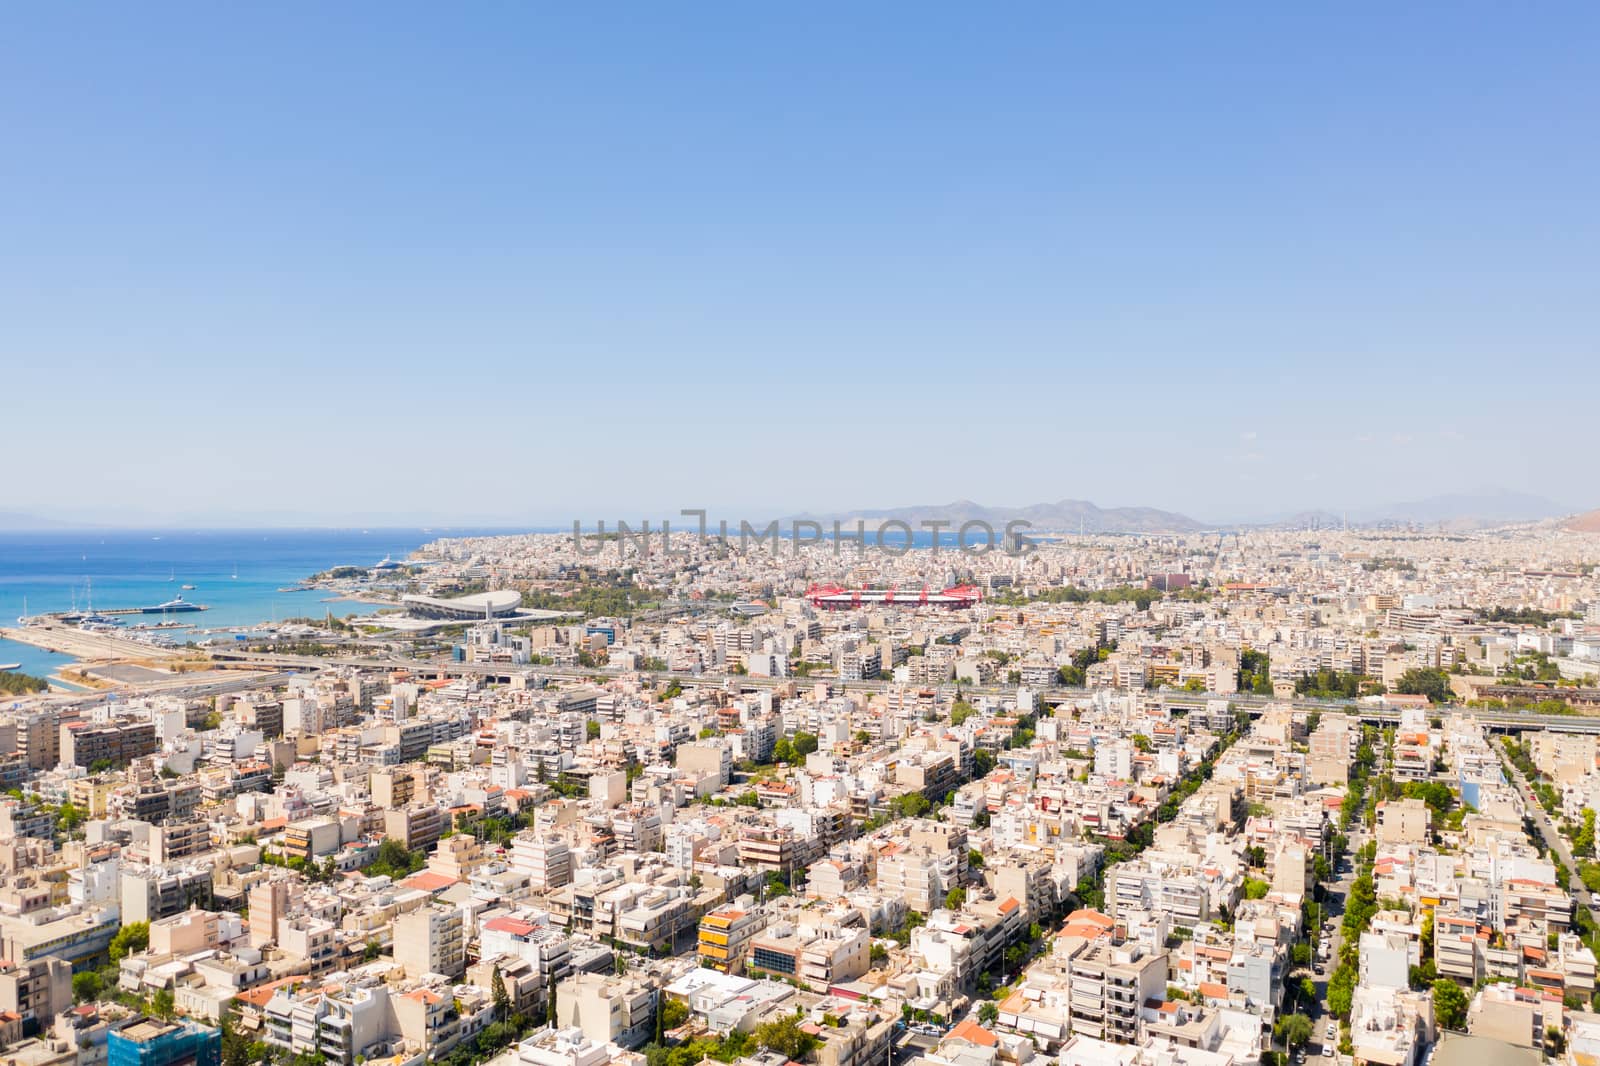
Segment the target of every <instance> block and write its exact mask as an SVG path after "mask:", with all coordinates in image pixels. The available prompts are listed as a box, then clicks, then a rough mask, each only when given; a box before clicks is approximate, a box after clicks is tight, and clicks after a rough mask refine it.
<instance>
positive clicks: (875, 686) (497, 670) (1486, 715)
mask: <svg viewBox="0 0 1600 1066" xmlns="http://www.w3.org/2000/svg"><path fill="white" fill-rule="evenodd" d="M207 651H208V652H209V654H210V655H211V657H212V658H213V659H215V660H218V661H219V662H227V661H232V662H240V663H252V664H256V665H262V666H267V665H271V666H277V667H280V668H285V669H291V670H322V669H326V668H328V667H330V666H360V667H368V668H373V669H385V670H400V669H404V670H411V671H413V672H416V673H422V674H434V675H436V676H440V677H488V678H505V679H509V678H511V677H513V676H522V677H526V678H539V679H543V680H546V681H604V680H612V679H615V678H618V677H624V676H627V675H628V674H630V673H631V674H639V675H642V676H645V677H651V678H654V679H656V680H659V681H665V682H672V681H677V682H678V683H680V684H683V685H711V686H718V687H721V686H732V687H734V688H737V689H740V690H744V691H754V690H756V689H762V688H780V687H783V686H785V685H789V684H791V683H792V684H794V685H797V686H800V687H804V686H805V685H806V684H807V682H808V681H810V682H816V683H826V684H828V685H829V686H831V687H832V689H833V690H834V691H835V692H865V693H877V692H883V691H886V690H888V689H891V688H895V687H917V686H897V685H896V684H895V682H893V681H885V680H882V679H876V680H871V681H841V680H839V679H837V678H832V677H816V678H803V677H754V676H732V675H730V676H727V677H714V676H710V675H707V674H696V673H689V672H686V671H676V670H631V671H630V670H620V669H615V668H599V667H595V668H588V667H579V666H512V665H510V664H506V663H458V662H444V661H439V660H418V659H399V658H380V657H372V656H331V657H328V658H318V657H315V656H309V655H285V654H279V653H274V652H252V651H246V650H244V649H238V650H235V649H231V648H212V649H207ZM938 687H939V688H941V689H946V690H949V691H952V692H953V691H955V690H956V689H958V688H959V689H960V691H961V693H962V694H963V695H965V696H969V697H970V696H990V697H994V698H997V699H999V698H1005V697H1015V696H1016V693H1017V688H1016V686H1015V685H987V686H978V685H956V684H954V683H948V682H947V683H946V684H945V685H942V686H938ZM1093 691H1094V690H1092V689H1084V688H1066V687H1061V686H1051V687H1049V688H1043V689H1035V690H1034V697H1035V699H1037V700H1038V701H1040V702H1041V703H1045V704H1049V703H1061V702H1066V701H1069V700H1081V699H1085V698H1087V697H1088V696H1090V695H1092V694H1093ZM1160 696H1161V700H1162V702H1163V703H1165V704H1166V705H1167V706H1169V707H1174V708H1182V709H1185V710H1197V709H1202V708H1204V707H1205V705H1206V703H1207V702H1208V701H1210V700H1225V701H1227V702H1228V703H1231V704H1233V705H1234V706H1236V707H1238V708H1240V709H1241V710H1247V711H1249V712H1250V713H1252V714H1260V713H1261V712H1262V711H1263V710H1265V709H1266V708H1267V707H1270V706H1274V705H1283V704H1287V705H1289V706H1292V707H1294V708H1295V709H1297V710H1305V711H1330V712H1339V713H1343V714H1349V715H1351V716H1353V717H1357V718H1360V719H1361V720H1362V721H1364V722H1371V723H1373V724H1376V725H1382V724H1390V723H1395V722H1398V721H1399V720H1400V713H1401V712H1400V709H1399V708H1397V707H1390V706H1387V705H1384V704H1369V703H1362V702H1360V701H1357V700H1324V699H1306V698H1298V697H1296V698H1290V699H1278V698H1276V697H1273V696H1258V695H1255V694H1254V693H1234V694H1231V695H1220V694H1217V693H1206V692H1162V693H1161V694H1160ZM1451 711H1456V712H1461V713H1464V714H1469V715H1471V716H1472V717H1474V718H1476V719H1477V721H1478V722H1480V723H1481V724H1483V725H1484V726H1485V727H1486V728H1488V729H1500V730H1505V729H1548V730H1551V731H1554V732H1565V733H1595V734H1600V716H1585V715H1556V714H1524V713H1522V712H1519V711H1499V710H1485V709H1482V708H1467V707H1459V706H1456V705H1454V704H1446V705H1441V706H1440V707H1437V708H1434V709H1433V713H1445V712H1451Z"/></svg>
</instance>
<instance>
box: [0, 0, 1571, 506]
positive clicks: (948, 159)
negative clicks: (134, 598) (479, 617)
mask: <svg viewBox="0 0 1600 1066" xmlns="http://www.w3.org/2000/svg"><path fill="white" fill-rule="evenodd" d="M1529 14H1530V13H1529V11H1527V10H1513V9H1511V8H1507V7H1505V6H1504V5H1491V4H1480V5H1474V4H1457V3H1452V4H1415V5H1380V4H1350V5H1327V6H1325V7H1324V8H1323V9H1322V10H1313V9H1311V8H1310V6H1309V5H1282V4H1260V5H1248V4H1231V5H1177V4H1173V5H1154V6H1148V5H1146V6H1141V7H1139V8H1137V10H1134V9H1127V8H1115V9H1114V8H1113V7H1112V6H1111V5H1105V6H1104V7H1103V8H1101V9H1091V8H1090V7H1089V6H1087V5H1070V4H1040V5H1024V4H1017V5H1006V6H1004V7H1001V8H977V7H973V6H971V5H938V4H926V3H917V4H910V3H905V4H883V5H842V4H841V5H804V6H803V7H802V6H800V5H795V6H792V7H790V8H789V9H787V10H777V9H776V8H775V5H748V4H746V5H733V4H728V5H718V4H694V5H631V6H630V5H606V6H597V5H570V6H569V9H567V10H559V9H557V8H556V7H555V6H554V5H524V4H512V3H504V4H491V3H483V4H477V5H467V6H454V7H450V6H441V5H421V4H419V5H405V4H394V3H384V4H376V3H366V4H360V3H358V4H347V5H314V4H310V3H304V4H283V5H271V6H267V5H261V6H259V7H257V8H256V9H253V10H251V9H244V8H241V7H238V6H228V7H226V8H222V7H218V6H217V5H194V6H182V5H175V4H157V5H150V6H146V5H131V6H130V5H109V4H107V5H87V6H71V7H64V6H61V5H54V6H49V5H47V6H44V7H35V8H32V9H29V10H26V11H23V10H13V11H12V12H10V13H9V15H8V18H7V24H6V30H5V33H4V34H0V131H3V135H0V364H3V367H4V376H5V379H6V386H5V388H4V390H3V391H4V392H10V393H12V394H13V395H14V397H16V399H14V400H13V402H10V403H8V404H6V405H5V411H6V414H5V418H4V422H3V425H4V427H5V428H4V431H3V433H4V440H5V441H6V442H8V443H7V444H6V447H7V451H8V459H9V461H8V462H7V463H6V464H5V466H6V471H7V478H6V480H7V486H8V493H7V495H8V504H7V508H8V509H14V510H20V511H29V512H33V513H38V514H52V515H61V514H70V515H74V516H77V517H94V518H99V519H109V520H113V521H115V520H122V519H129V520H132V519H135V518H138V519H142V520H156V521H159V520H174V521H178V520H189V521H206V522H217V521H221V520H237V521H239V522H241V523H246V524H248V523H249V522H250V521H252V520H259V519H261V518H262V517H272V516H279V517H282V518H284V519H285V520H289V519H295V520H313V521H328V522H341V521H346V520H348V521H355V522H365V521H371V520H373V519H374V518H376V517H391V518H416V519H419V520H422V521H448V520H454V521H463V522H464V521H485V520H496V519H507V520H529V519H536V520H549V521H557V522H559V521H563V520H570V518H572V517H577V516H583V517H585V518H588V517H599V516H601V515H604V516H608V517H614V516H616V515H619V514H621V515H630V514H631V515H651V516H659V515H661V514H663V513H666V514H670V513H674V512H675V511H676V509H677V508H679V507H683V506H697V505H699V506H711V507H713V508H728V509H738V510H746V511H750V512H752V513H758V514H769V513H790V512H795V511H800V510H806V509H812V510H833V509H843V508H850V507H860V506H877V505H881V506H893V505H905V504H911V503H922V502H938V501H944V500H950V499H955V498H958V497H966V498H972V499H977V500H980V501H983V502H986V503H993V504H1021V503H1028V502H1034V501H1038V500H1047V499H1059V498H1062V497H1078V498H1087V499H1092V500H1094V501H1096V502H1098V503H1100V504H1102V505H1121V504H1141V505H1151V506H1159V507H1167V508H1171V509H1176V510H1183V511H1187V512H1189V513H1192V514H1194V515H1196V516H1197V517H1201V518H1206V519H1218V520H1221V519H1232V518H1243V517H1254V516H1260V515H1265V514H1273V513H1282V512H1288V511H1293V510H1297V509H1300V508H1304V507H1330V508H1335V509H1338V508H1343V507H1351V508H1356V507H1361V506H1363V505H1370V504H1377V503H1383V502H1387V501H1394V500H1403V499H1411V498H1417V497H1423V496H1429V495H1432V494H1435V493H1438V492H1446V491H1462V490H1476V489H1480V488H1482V487H1487V486H1504V487H1507V488H1514V489H1519V490H1524V491H1529V492H1534V493H1541V494H1544V495H1548V496H1552V497H1554V498H1556V499H1557V500H1559V501H1561V502H1563V503H1569V502H1570V503H1572V504H1575V505H1583V506H1595V505H1600V484H1596V485H1594V486H1593V491H1590V492H1588V493H1587V496H1588V497H1592V498H1585V495H1586V494H1585V493H1584V492H1583V491H1581V490H1582V484H1583V477H1584V471H1586V470H1589V469H1592V460H1591V458H1590V457H1591V456H1592V454H1593V434H1592V431H1590V427H1592V425H1593V424H1594V414H1593V404H1594V398H1595V395H1596V386H1597V385H1600V351H1597V346H1600V345H1597V340H1596V338H1597V336H1600V331H1597V326H1600V291H1597V290H1600V269H1597V268H1600V225H1597V217H1600V216H1597V208H1596V197H1595V190H1596V189H1600V81H1597V79H1596V78H1595V76H1594V68H1593V51H1592V45H1593V42H1594V41H1595V40H1596V31H1597V29H1600V11H1597V9H1595V8H1594V7H1593V6H1592V5H1580V4H1572V5H1557V4H1552V5H1544V6H1541V7H1539V8H1538V9H1537V12H1535V14H1537V16H1538V17H1537V18H1532V17H1529ZM164 420H170V426H163V425H162V423H163V421H164ZM146 427H148V428H146ZM46 441H48V442H49V445H48V447H45V446H44V445H43V443H42V442H46Z"/></svg>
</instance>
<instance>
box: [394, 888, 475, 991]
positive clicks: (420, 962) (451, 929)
mask: <svg viewBox="0 0 1600 1066" xmlns="http://www.w3.org/2000/svg"><path fill="white" fill-rule="evenodd" d="M394 959H395V961H396V962H398V963H399V964H400V965H402V966H404V967H405V970H406V973H407V974H408V975H409V976H412V977H421V976H422V975H424V974H430V973H436V974H441V975H443V976H445V977H450V978H455V977H460V976H461V975H462V974H463V973H464V972H465V971H466V968H467V942H466V934H465V930H464V925H463V922H462V918H461V912H460V911H459V910H457V909H456V908H454V907H446V906H443V905H441V904H437V903H430V904H428V905H426V906H423V907H419V908H417V909H416V910H414V911H411V912H410V913H409V914H402V915H400V916H399V917H398V918H396V919H395V920H394Z"/></svg>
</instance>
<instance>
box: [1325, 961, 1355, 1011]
mask: <svg viewBox="0 0 1600 1066" xmlns="http://www.w3.org/2000/svg"><path fill="white" fill-rule="evenodd" d="M1355 991H1356V968H1355V966H1353V965H1352V964H1351V963H1349V962H1341V963H1340V964H1339V968H1338V969H1336V970H1334V971H1333V976H1332V977H1330V978H1328V1011H1329V1012H1330V1013H1332V1014H1335V1015H1337V1016H1338V1017H1340V1018H1348V1017H1350V1005H1351V1002H1352V1001H1353V1000H1354V999H1355Z"/></svg>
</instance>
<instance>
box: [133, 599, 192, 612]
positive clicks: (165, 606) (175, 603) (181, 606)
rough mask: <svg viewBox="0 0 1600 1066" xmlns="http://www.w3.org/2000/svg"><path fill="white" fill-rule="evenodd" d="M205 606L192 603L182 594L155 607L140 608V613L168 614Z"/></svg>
mask: <svg viewBox="0 0 1600 1066" xmlns="http://www.w3.org/2000/svg"><path fill="white" fill-rule="evenodd" d="M203 610H205V608H204V607H202V606H200V605H199V604H198V603H190V602H189V601H188V600H186V599H184V598H183V597H182V596H177V597H174V598H173V599H170V600H168V601H167V602H166V603H158V604H156V605H155V606H154V607H141V608H139V613H140V614H166V613H167V612H168V611H203Z"/></svg>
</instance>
